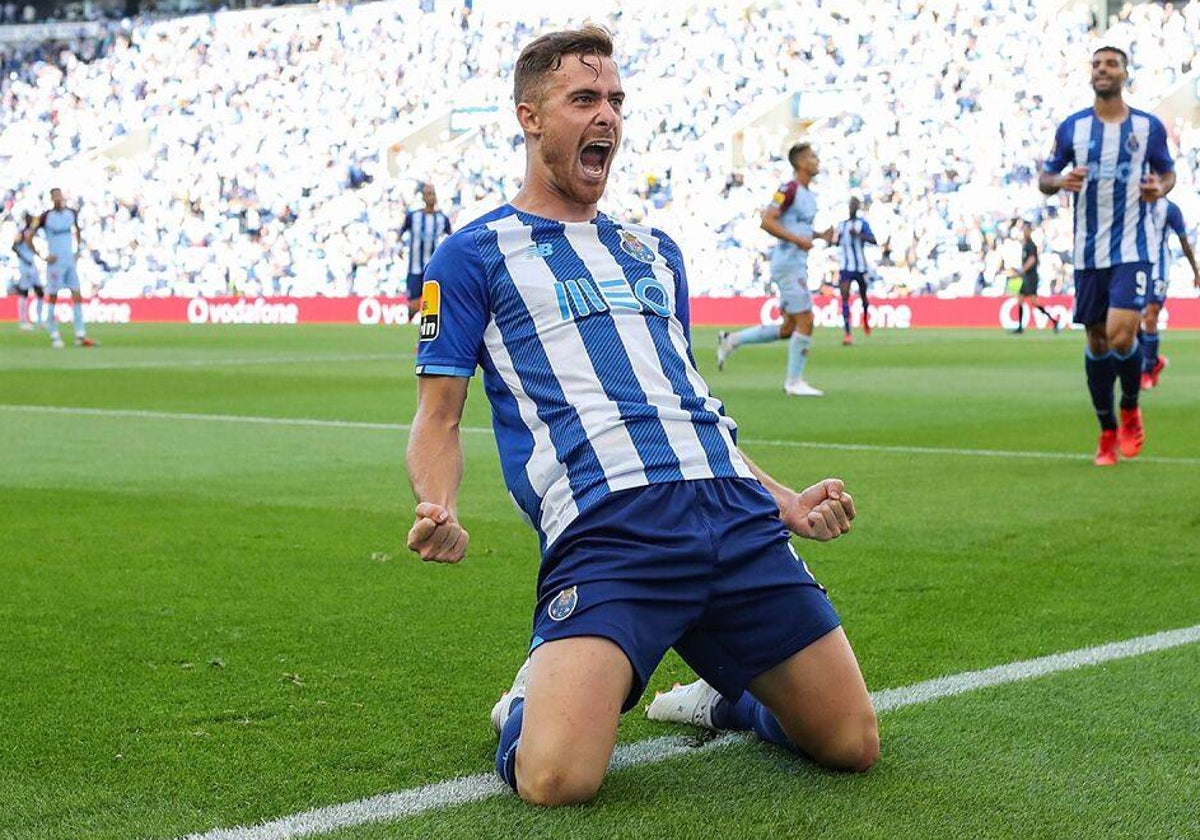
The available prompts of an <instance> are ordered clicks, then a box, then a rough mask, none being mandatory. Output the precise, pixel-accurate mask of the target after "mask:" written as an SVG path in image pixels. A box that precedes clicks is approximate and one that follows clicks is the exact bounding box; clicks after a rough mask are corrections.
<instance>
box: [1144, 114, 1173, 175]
mask: <svg viewBox="0 0 1200 840" xmlns="http://www.w3.org/2000/svg"><path fill="white" fill-rule="evenodd" d="M1146 163H1148V164H1150V171H1151V172H1155V173H1157V174H1159V175H1164V174H1166V173H1167V172H1174V171H1175V161H1174V159H1173V158H1172V157H1171V150H1170V149H1168V148H1167V130H1166V128H1164V127H1163V124H1162V121H1161V120H1159V119H1158V118H1157V117H1155V118H1153V119H1152V120H1151V121H1150V137H1149V138H1148V140H1147V145H1146Z"/></svg>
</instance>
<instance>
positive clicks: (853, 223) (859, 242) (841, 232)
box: [837, 216, 875, 274]
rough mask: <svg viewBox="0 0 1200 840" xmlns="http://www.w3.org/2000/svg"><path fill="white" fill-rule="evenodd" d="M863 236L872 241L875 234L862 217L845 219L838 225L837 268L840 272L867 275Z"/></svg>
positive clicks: (867, 267)
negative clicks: (855, 272)
mask: <svg viewBox="0 0 1200 840" xmlns="http://www.w3.org/2000/svg"><path fill="white" fill-rule="evenodd" d="M865 236H869V237H871V238H872V239H874V238H875V233H874V231H872V230H871V225H870V224H868V223H867V220H866V219H864V218H863V217H862V216H856V217H855V218H853V219H846V221H844V222H842V223H841V224H840V225H838V232H837V238H838V267H839V268H840V269H841V270H842V271H858V272H861V273H863V274H866V273H867V271H868V269H869V266H868V265H867V252H866V245H867V243H866V242H865V241H864V240H863V237H865Z"/></svg>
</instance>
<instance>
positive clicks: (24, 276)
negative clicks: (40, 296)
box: [17, 263, 42, 292]
mask: <svg viewBox="0 0 1200 840" xmlns="http://www.w3.org/2000/svg"><path fill="white" fill-rule="evenodd" d="M17 288H18V289H19V290H21V291H22V292H28V291H32V290H33V289H41V288H42V278H41V276H40V275H39V274H38V270H37V266H36V265H26V264H25V263H21V274H20V277H19V278H18V280H17Z"/></svg>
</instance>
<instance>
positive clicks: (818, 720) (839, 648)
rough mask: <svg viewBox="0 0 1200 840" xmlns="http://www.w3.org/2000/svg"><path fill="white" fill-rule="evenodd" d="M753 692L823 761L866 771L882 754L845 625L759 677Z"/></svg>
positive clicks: (800, 746)
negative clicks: (880, 753)
mask: <svg viewBox="0 0 1200 840" xmlns="http://www.w3.org/2000/svg"><path fill="white" fill-rule="evenodd" d="M750 692H751V693H752V694H753V695H754V696H755V697H757V698H758V699H759V700H760V701H761V702H762V704H763V705H764V706H765V707H766V708H767V709H768V710H770V712H771V713H772V714H773V715H774V716H775V719H776V721H778V723H779V725H780V727H782V729H783V732H784V733H785V734H786V735H787V738H788V740H789V741H790V742H791V744H792V746H794V747H795V748H796V749H797V750H798V751H800V752H802V753H804V754H805V755H807V756H809V757H810V758H812V759H813V760H814V761H816V762H817V763H818V764H821V765H823V766H825V767H828V768H830V769H832V770H847V771H858V772H861V771H864V770H868V769H870V767H871V766H872V765H873V764H874V763H875V760H876V759H877V758H878V757H879V729H878V725H877V723H876V719H875V708H874V706H872V705H871V696H870V694H868V692H867V686H866V683H865V682H864V681H863V677H862V672H861V671H860V670H859V667H858V660H857V659H856V658H855V656H854V651H853V650H852V649H851V648H850V642H849V640H848V639H847V638H846V634H845V632H844V631H843V630H842V628H841V627H838V628H835V629H834V630H831V631H830V632H829V633H826V634H825V635H824V636H822V637H821V638H820V639H818V640H817V641H815V642H813V643H812V644H811V645H809V646H808V647H806V648H804V649H803V650H800V651H798V652H796V653H794V654H792V655H791V656H790V657H788V658H787V659H785V660H784V661H783V662H781V663H779V664H778V665H776V666H775V667H774V668H771V669H770V670H768V671H766V672H765V673H763V674H760V675H759V676H757V677H755V678H754V679H753V680H752V681H751V683H750Z"/></svg>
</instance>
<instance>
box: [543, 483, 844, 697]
mask: <svg viewBox="0 0 1200 840" xmlns="http://www.w3.org/2000/svg"><path fill="white" fill-rule="evenodd" d="M789 538H790V533H789V532H788V530H787V528H786V527H785V526H784V524H783V522H782V521H781V520H780V519H779V509H778V507H777V506H776V504H775V501H774V500H773V499H772V498H771V496H770V494H768V493H767V492H766V490H764V489H763V487H762V485H761V484H759V483H758V482H757V481H754V480H751V479H707V480H698V481H680V482H673V483H668V484H654V485H650V486H648V487H636V488H633V489H630V490H623V491H620V492H618V493H614V494H613V495H611V496H609V497H608V498H607V499H605V500H604V501H602V502H601V503H600V504H599V505H597V506H596V507H594V508H592V509H591V510H589V511H587V512H586V513H584V514H582V515H581V516H580V517H579V519H577V520H576V521H575V522H574V523H572V524H571V525H570V526H569V527H568V528H567V530H566V531H565V532H564V533H563V534H562V536H560V537H559V538H558V540H557V541H556V542H555V544H554V545H553V546H552V547H551V549H550V552H549V553H548V554H547V556H546V558H545V559H544V560H543V562H542V569H541V573H540V574H539V576H538V603H537V607H536V609H535V611H534V619H533V640H532V643H531V644H530V650H533V649H535V648H537V646H538V645H540V644H542V643H543V642H548V641H554V640H556V639H566V638H573V637H577V636H600V637H603V638H606V639H609V640H611V641H613V642H615V643H616V644H617V645H619V646H620V648H621V649H622V650H623V651H624V652H625V655H626V656H627V657H628V658H629V661H630V663H631V664H632V665H633V687H632V688H631V690H630V692H629V696H628V697H627V698H626V700H625V704H624V707H623V709H622V711H628V710H629V709H631V708H633V707H634V706H635V705H637V702H638V699H639V698H640V697H641V695H642V692H643V691H644V690H645V687H646V682H647V680H649V678H650V675H651V674H652V673H654V669H655V668H656V667H657V666H658V663H659V662H660V661H661V660H662V658H663V656H664V655H665V654H666V652H667V650H668V649H670V648H672V647H674V648H675V650H676V651H678V652H679V655H680V656H682V657H683V659H684V661H685V662H687V663H688V665H690V666H691V667H692V669H693V670H694V671H695V672H696V673H697V674H699V675H700V676H701V677H702V678H703V679H704V680H706V681H707V682H708V683H709V684H710V685H712V686H713V687H715V688H716V689H717V690H718V691H720V692H721V694H722V695H724V696H725V697H727V698H729V699H730V700H736V699H737V698H738V697H740V696H741V694H742V692H743V691H744V690H745V688H746V686H747V685H748V684H749V683H750V681H751V680H753V679H754V678H755V677H757V676H758V675H759V674H761V673H763V672H764V671H767V670H769V669H770V668H772V667H774V666H775V665H778V664H779V663H780V662H783V661H784V660H785V659H787V658H788V657H790V656H791V655H792V654H794V653H796V652H797V651H799V650H802V649H804V648H805V647H807V646H808V645H810V644H812V643H813V642H815V641H816V640H817V639H819V638H821V637H822V636H824V635H825V634H826V633H828V632H829V631H831V630H833V629H834V628H836V627H837V626H838V625H839V624H840V623H841V621H840V619H839V618H838V615H837V612H836V611H835V610H834V608H833V605H832V604H831V603H830V601H829V598H828V596H826V594H825V590H824V588H823V587H822V586H821V585H820V584H818V583H817V582H816V580H814V579H813V576H812V575H811V574H810V573H809V571H808V567H807V566H806V565H805V564H804V561H803V560H801V559H800V558H799V556H798V555H797V554H796V552H795V551H794V550H793V549H792V546H791V543H790V542H789Z"/></svg>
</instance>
